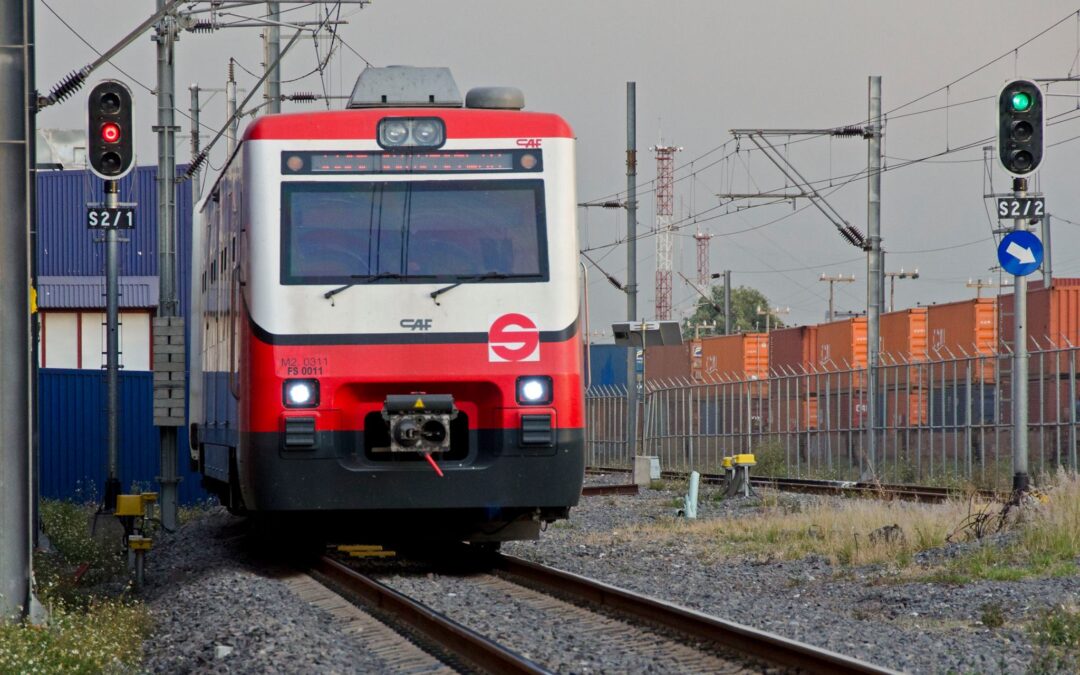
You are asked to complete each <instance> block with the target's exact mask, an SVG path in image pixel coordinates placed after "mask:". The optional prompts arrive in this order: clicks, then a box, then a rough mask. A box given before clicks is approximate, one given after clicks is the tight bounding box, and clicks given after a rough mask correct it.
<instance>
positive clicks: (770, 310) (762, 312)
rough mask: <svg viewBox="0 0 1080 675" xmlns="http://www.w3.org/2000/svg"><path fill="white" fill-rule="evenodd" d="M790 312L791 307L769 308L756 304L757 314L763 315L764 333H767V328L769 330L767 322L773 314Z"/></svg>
mask: <svg viewBox="0 0 1080 675" xmlns="http://www.w3.org/2000/svg"><path fill="white" fill-rule="evenodd" d="M790 313H791V308H790V307H772V308H769V307H762V306H761V305H758V306H757V315H758V316H764V317H765V334H766V335H768V334H769V330H770V327H769V322H770V320H771V319H772V317H773V315H774V314H777V315H779V314H790Z"/></svg>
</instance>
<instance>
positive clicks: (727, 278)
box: [724, 270, 733, 335]
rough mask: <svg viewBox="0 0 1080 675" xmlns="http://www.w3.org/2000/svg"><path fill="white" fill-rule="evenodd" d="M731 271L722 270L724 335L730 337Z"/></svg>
mask: <svg viewBox="0 0 1080 675" xmlns="http://www.w3.org/2000/svg"><path fill="white" fill-rule="evenodd" d="M731 318H732V317H731V270H724V335H731V326H732V324H733V322H732V320H731Z"/></svg>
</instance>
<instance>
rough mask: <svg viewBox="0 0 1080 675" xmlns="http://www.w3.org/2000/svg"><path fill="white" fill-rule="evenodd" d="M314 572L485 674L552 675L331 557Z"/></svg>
mask: <svg viewBox="0 0 1080 675" xmlns="http://www.w3.org/2000/svg"><path fill="white" fill-rule="evenodd" d="M311 571H312V572H314V573H316V574H317V575H318V576H320V577H322V578H324V579H326V580H327V581H329V582H330V583H331V584H333V585H334V586H336V587H338V588H341V589H342V590H344V591H345V592H346V593H348V594H351V595H354V596H357V597H359V598H361V599H362V600H364V601H365V602H366V603H368V604H371V605H373V606H375V607H377V608H378V609H381V610H383V611H385V612H387V613H389V614H391V615H392V616H393V618H394V619H395V620H397V621H400V622H401V623H403V624H405V625H406V626H408V627H409V628H411V629H413V630H415V631H417V632H418V633H420V634H422V635H423V636H424V637H425V638H427V639H428V640H431V641H432V642H434V643H436V644H437V645H438V646H439V647H440V648H441V649H444V650H445V651H447V652H449V653H451V654H453V655H454V656H455V657H457V658H460V659H462V660H464V661H467V662H469V663H470V664H473V665H475V666H477V667H479V668H480V669H482V670H483V671H485V672H488V673H495V674H497V675H502V674H506V675H520V674H522V673H527V674H529V675H535V674H539V673H549V672H550V671H548V670H547V669H545V668H543V667H541V666H539V665H537V664H536V663H534V662H533V661H530V660H529V659H526V658H525V657H523V656H520V655H518V654H515V653H514V652H512V651H510V650H508V649H506V648H505V647H502V646H501V645H499V644H498V643H495V642H493V641H491V640H489V639H487V638H485V637H484V636H482V635H480V634H479V633H476V632H474V631H472V630H470V629H468V628H466V627H465V626H462V625H461V624H459V623H457V622H456V621H453V620H452V619H449V618H448V617H446V616H443V615H442V614H439V613H438V612H435V611H432V610H431V609H429V608H427V607H425V606H424V605H422V604H420V603H418V602H416V601H415V600H413V599H411V598H409V597H408V596H406V595H403V594H401V593H399V592H397V591H395V590H394V589H392V588H389V587H388V586H385V585H383V584H381V583H379V582H378V581H375V580H374V579H372V578H370V577H368V576H366V575H364V574H360V573H359V572H356V571H354V570H352V569H349V567H347V566H345V565H343V564H341V563H340V562H338V561H336V560H334V559H332V558H330V557H328V556H323V557H322V558H320V559H319V560H318V562H316V563H315V564H314V565H313V566H312V569H311Z"/></svg>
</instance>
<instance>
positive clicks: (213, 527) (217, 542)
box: [143, 509, 390, 673]
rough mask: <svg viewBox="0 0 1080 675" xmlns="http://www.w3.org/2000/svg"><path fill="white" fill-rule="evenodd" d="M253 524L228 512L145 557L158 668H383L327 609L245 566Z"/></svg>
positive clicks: (150, 647)
mask: <svg viewBox="0 0 1080 675" xmlns="http://www.w3.org/2000/svg"><path fill="white" fill-rule="evenodd" d="M246 533H247V523H246V522H245V521H243V520H241V519H238V518H234V517H232V516H230V515H228V514H227V513H225V511H224V510H221V509H215V510H213V511H211V512H210V513H209V514H208V515H207V516H205V517H203V518H199V519H197V520H195V521H194V522H191V523H188V524H187V525H185V526H183V527H182V528H181V529H180V531H179V532H177V533H176V534H175V535H170V536H166V537H164V538H163V539H162V540H161V542H160V543H159V545H158V546H157V547H156V548H155V549H154V550H153V551H151V553H150V555H149V556H148V557H147V563H146V570H147V572H146V578H147V581H146V589H145V592H144V594H143V597H144V599H145V600H146V602H147V605H148V607H149V608H150V611H151V615H152V617H153V619H154V622H155V630H154V634H153V635H152V636H151V637H150V639H149V640H147V641H146V643H145V644H144V652H145V655H146V658H145V660H144V662H143V668H144V669H145V670H146V671H148V672H155V673H191V672H198V673H300V672H317V673H382V672H390V671H389V669H387V668H386V666H385V663H384V662H383V661H382V660H381V659H379V658H378V657H377V656H375V655H374V654H372V653H370V652H369V651H368V650H367V649H366V648H365V647H364V645H363V644H362V643H361V642H360V641H359V640H358V639H357V638H356V636H354V635H351V634H349V633H347V632H345V631H344V630H342V628H341V627H340V626H339V625H338V623H337V622H336V621H334V620H333V619H332V618H331V616H330V614H329V613H327V612H325V611H322V610H320V609H316V608H315V607H313V606H311V605H308V604H305V603H302V602H299V601H298V600H297V598H296V596H295V595H293V593H292V592H291V591H290V590H289V588H288V587H287V586H286V585H285V584H284V583H283V582H282V581H279V580H278V579H275V578H272V577H268V576H266V573H265V572H257V571H255V568H254V567H253V566H252V565H250V564H249V561H251V560H252V555H251V552H250V551H249V549H248V538H247V536H246Z"/></svg>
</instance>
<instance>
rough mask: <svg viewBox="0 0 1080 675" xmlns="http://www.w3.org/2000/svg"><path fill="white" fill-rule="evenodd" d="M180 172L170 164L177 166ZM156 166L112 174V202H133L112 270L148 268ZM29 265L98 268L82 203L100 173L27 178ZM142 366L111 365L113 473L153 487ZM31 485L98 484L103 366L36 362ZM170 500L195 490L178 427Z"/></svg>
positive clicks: (186, 272) (92, 491)
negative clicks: (31, 239) (115, 391)
mask: <svg viewBox="0 0 1080 675" xmlns="http://www.w3.org/2000/svg"><path fill="white" fill-rule="evenodd" d="M182 172H183V167H179V168H178V171H177V173H178V174H180V173H182ZM156 178H157V167H152V166H143V167H136V168H135V169H134V170H133V171H132V172H131V173H130V174H128V175H127V177H125V178H124V179H123V180H121V181H120V201H123V202H138V206H137V207H136V210H135V213H136V224H135V228H134V229H133V230H128V231H125V232H124V233H123V236H124V237H125V238H127V239H128V240H129V241H128V242H127V243H122V244H121V245H120V274H122V275H132V276H156V275H157V271H158V257H157V185H156V181H155V179H156ZM37 190H38V193H37V196H38V203H37V223H36V225H37V233H38V238H37V243H38V246H37V265H38V274H39V275H41V276H97V277H100V276H103V275H104V273H105V248H104V246H103V245H102V244H99V243H95V239H100V238H101V236H100V234H98V233H94V232H92V231H90V230H88V229H87V228H86V203H87V202H96V201H103V200H104V195H103V192H102V181H100V180H98V179H97V178H95V177H94V176H93V175H92V174H90V173H89V172H88V171H53V172H42V173H39V174H38V177H37ZM191 209H192V204H191V183H190V182H184V183H181V184H179V185H178V186H177V190H176V222H177V238H176V240H177V241H176V243H177V266H176V270H177V291H178V292H179V297H180V309H181V312H182V313H183V315H184V316H185V317H186V316H187V315H188V291H189V286H190V275H191V232H190V223H191ZM152 377H153V376H152V374H151V373H150V372H147V371H128V372H124V371H121V372H120V420H121V421H120V481H121V486H122V487H123V488H124V489H125V490H127V489H129V488H131V485H132V483H133V482H138V483H140V484H141V485H140V487H143V488H146V489H151V490H157V489H159V488H158V485H157V483H156V481H155V477H157V476H158V475H160V468H159V466H158V464H159V461H160V460H159V454H158V452H159V441H158V434H159V431H158V429H157V427H155V426H154V422H153V412H152V402H153V386H152V384H153V382H152ZM38 386H39V389H38V402H39V420H40V424H39V441H40V453H41V459H40V462H41V463H40V481H41V494H42V496H43V497H46V498H53V499H80V498H86V499H89V498H91V497H96V498H99V499H100V497H101V489H102V486H103V485H104V484H105V471H106V457H105V375H104V373H103V372H102V371H97V370H61V369H42V370H41V371H40V374H39V377H38ZM177 445H178V451H177V454H178V455H179V466H178V471H179V474H180V475H181V476H182V477H183V481H182V482H181V483H180V500H181V502H182V503H191V502H194V501H196V500H199V499H204V498H205V497H206V493H205V492H203V490H202V488H200V487H199V476H198V475H196V474H192V473H191V472H189V471H188V469H187V466H188V462H187V457H188V451H187V448H188V434H187V429H186V428H185V427H180V429H179V439H178V443H177Z"/></svg>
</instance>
